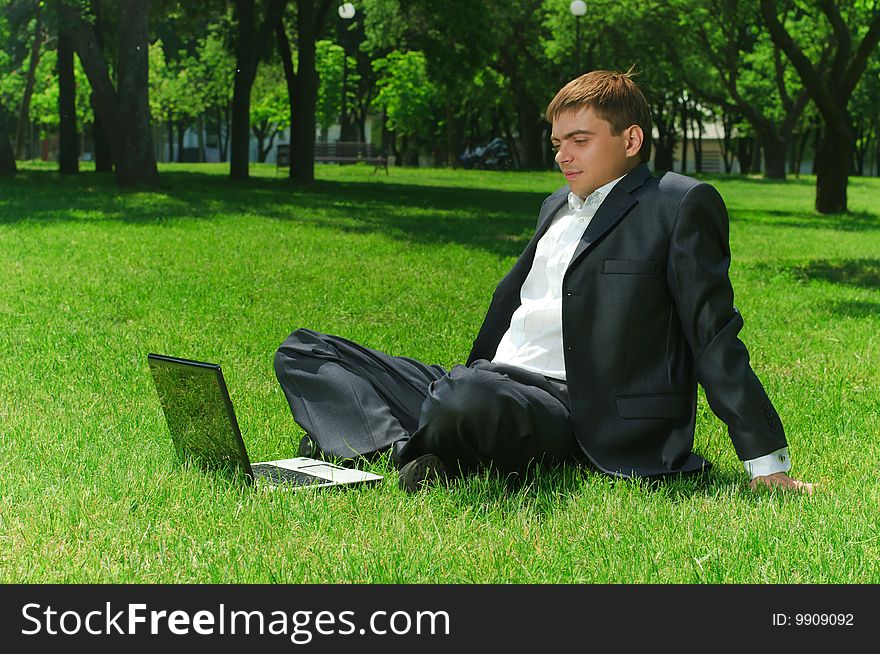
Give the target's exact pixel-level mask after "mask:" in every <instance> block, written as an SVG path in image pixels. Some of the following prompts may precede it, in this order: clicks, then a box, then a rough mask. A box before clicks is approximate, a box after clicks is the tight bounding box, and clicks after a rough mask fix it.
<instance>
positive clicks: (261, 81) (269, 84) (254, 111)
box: [251, 61, 290, 163]
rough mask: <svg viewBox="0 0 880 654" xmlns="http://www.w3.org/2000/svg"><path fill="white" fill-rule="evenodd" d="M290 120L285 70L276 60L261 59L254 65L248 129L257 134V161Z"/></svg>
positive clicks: (263, 159)
mask: <svg viewBox="0 0 880 654" xmlns="http://www.w3.org/2000/svg"><path fill="white" fill-rule="evenodd" d="M289 124H290V107H289V105H288V100H287V93H286V88H285V86H284V71H283V70H282V69H281V67H280V66H279V65H278V62H277V61H264V62H263V63H262V64H260V67H259V68H258V69H257V76H256V78H255V79H254V85H253V87H252V97H251V129H252V130H253V133H254V136H256V137H257V161H259V162H260V163H262V162H264V161H266V157H267V156H268V154H269V151H270V150H271V149H272V146H273V145H274V143H275V137H276V136H277V135H278V132H280V131H281V130H283V129H284V128H286V127H287V126H288V125H289Z"/></svg>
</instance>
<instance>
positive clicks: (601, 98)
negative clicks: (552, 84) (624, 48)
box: [544, 68, 651, 162]
mask: <svg viewBox="0 0 880 654" xmlns="http://www.w3.org/2000/svg"><path fill="white" fill-rule="evenodd" d="M633 76H634V73H633V69H632V68H630V69H629V70H628V71H627V72H625V73H619V72H617V73H615V72H611V71H608V70H594V71H592V72H589V73H586V74H585V75H581V76H580V77H578V78H576V79H573V80H571V81H570V82H569V83H568V84H566V85H565V86H563V87H562V88H561V89H560V90H559V93H557V94H556V97H555V98H553V100H552V101H551V102H550V104H549V105H547V111H546V112H545V114H544V116H545V117H546V118H547V121H548V122H551V123H552V122H553V120H554V119H555V118H556V117H557V116H559V114H561V113H563V112H566V111H578V110H580V109H587V108H591V109H592V110H593V111H595V112H596V115H597V116H599V118H601V119H603V120H607V121H608V123H609V124H610V125H611V133H612V134H614V135H615V136H617V135H618V134H620V133H621V132H622V131H623V130H625V129H626V128H627V127H629V126H630V125H638V126H639V127H641V128H642V132H644V141H643V142H642V149H641V150H640V151H639V160H640V161H643V162H644V161H648V160H649V159H650V158H651V109H650V107H648V101H647V100H646V99H645V96H644V94H643V93H642V90H641V89H640V88H639V87H638V85H637V84H636V83H635V82H634V81H633V80H632V78H633Z"/></svg>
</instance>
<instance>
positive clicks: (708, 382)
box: [666, 183, 786, 461]
mask: <svg viewBox="0 0 880 654" xmlns="http://www.w3.org/2000/svg"><path fill="white" fill-rule="evenodd" d="M728 239H729V224H728V217H727V209H726V208H725V206H724V201H723V200H722V199H721V196H720V195H719V193H718V191H716V190H715V189H714V188H713V187H712V186H710V185H708V184H704V183H700V184H697V185H695V186H693V187H691V188H690V189H689V190H688V191H687V193H686V194H685V195H684V197H683V199H682V201H681V203H680V205H679V207H678V212H677V215H676V218H675V223H674V225H673V228H672V238H671V240H670V244H669V258H668V263H667V269H666V275H667V283H668V285H669V289H670V291H671V293H672V297H673V299H674V301H675V305H676V310H677V312H678V317H679V320H680V321H681V326H682V330H683V332H684V336H685V338H686V339H687V341H688V344H689V345H690V348H691V351H692V352H693V356H694V365H695V373H696V377H697V380H698V381H699V383H700V385H701V386H702V387H703V389H704V390H705V391H706V398H707V399H708V401H709V407H710V408H711V409H712V411H713V412H714V413H715V415H716V416H718V417H719V418H720V419H721V420H722V421H724V423H726V424H727V429H728V433H729V434H730V438H731V440H732V442H733V446H734V448H735V449H736V453H737V456H738V457H739V459H740V460H743V461H745V460H748V459H754V458H757V457H759V456H763V455H765V454H768V453H770V452H773V451H774V450H777V449H779V448H782V447H785V446H786V440H785V433H784V431H783V428H782V422H781V421H780V419H779V415H778V414H777V413H776V410H775V409H774V408H773V405H772V403H771V402H770V399H769V398H768V397H767V393H766V392H765V391H764V387H763V386H762V385H761V382H760V381H759V380H758V377H757V376H756V375H755V373H754V371H753V370H752V367H751V365H750V363H749V353H748V350H747V349H746V346H745V345H744V344H743V342H742V341H741V340H740V339H739V337H738V334H739V332H740V330H741V329H742V327H743V319H742V316H741V315H740V313H739V311H738V310H737V309H736V307H734V305H733V287H732V285H731V283H730V277H729V275H728V271H729V268H730V245H729V240H728Z"/></svg>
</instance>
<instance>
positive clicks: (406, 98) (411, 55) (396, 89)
mask: <svg viewBox="0 0 880 654" xmlns="http://www.w3.org/2000/svg"><path fill="white" fill-rule="evenodd" d="M373 68H374V70H375V71H376V72H377V74H378V76H379V81H378V82H377V86H378V88H379V94H378V96H376V99H375V101H374V104H375V106H376V107H378V108H380V109H381V110H382V111H384V113H385V116H386V121H387V125H388V129H389V130H391V131H392V132H394V133H395V134H397V135H400V136H403V137H416V138H417V141H416V142H417V143H418V142H419V140H418V137H420V136H421V137H422V140H424V138H425V137H427V136H428V135H433V134H432V133H433V131H434V120H433V118H434V115H435V114H436V113H437V110H438V108H439V107H441V106H442V104H443V103H442V102H441V100H440V96H439V93H438V91H437V88H436V87H435V85H434V84H433V83H432V82H431V79H430V78H429V77H428V72H427V62H426V61H425V55H424V54H423V53H421V52H406V53H400V52H396V51H395V52H392V53H391V54H389V55H388V56H387V57H384V58H382V59H377V60H376V61H374V62H373ZM405 154H406V153H405V152H404V155H405Z"/></svg>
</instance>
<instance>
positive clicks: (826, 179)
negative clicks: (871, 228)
mask: <svg viewBox="0 0 880 654" xmlns="http://www.w3.org/2000/svg"><path fill="white" fill-rule="evenodd" d="M852 147H853V135H852V132H850V131H846V132H839V131H836V130H832V129H831V126H830V125H827V124H826V126H825V133H824V134H823V136H822V139H821V140H820V141H819V148H818V151H817V152H816V211H818V212H819V213H840V212H844V211H846V187H847V180H848V177H849V164H850V153H851V151H852Z"/></svg>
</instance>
